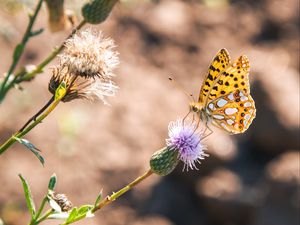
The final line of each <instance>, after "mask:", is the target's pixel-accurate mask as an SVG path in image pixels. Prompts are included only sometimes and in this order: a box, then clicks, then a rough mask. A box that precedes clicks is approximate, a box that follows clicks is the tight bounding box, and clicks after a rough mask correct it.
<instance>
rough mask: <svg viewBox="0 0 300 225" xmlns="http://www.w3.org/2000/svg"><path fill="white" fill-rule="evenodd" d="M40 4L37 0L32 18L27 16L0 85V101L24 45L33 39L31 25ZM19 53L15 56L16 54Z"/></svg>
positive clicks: (41, 1)
mask: <svg viewBox="0 0 300 225" xmlns="http://www.w3.org/2000/svg"><path fill="white" fill-rule="evenodd" d="M42 3H43V0H39V2H38V4H37V6H36V9H35V11H34V14H33V15H32V16H29V23H28V26H27V28H26V31H25V33H24V36H23V38H22V41H21V43H19V44H18V45H17V46H16V48H15V50H14V54H13V62H12V64H11V65H10V68H9V70H8V72H7V75H6V76H5V78H4V80H3V82H2V85H1V88H0V96H1V97H0V101H1V100H2V99H3V98H4V96H5V94H6V91H5V85H6V83H7V81H8V80H9V77H10V76H11V75H12V73H13V71H14V70H15V68H16V66H17V64H18V62H19V60H20V58H21V56H22V53H23V51H24V48H25V45H26V43H27V42H28V40H29V38H31V37H33V36H34V35H33V34H32V27H33V24H34V22H35V20H36V17H37V15H38V13H39V11H40V9H41V6H42ZM17 51H19V52H18V53H17V54H16V52H17Z"/></svg>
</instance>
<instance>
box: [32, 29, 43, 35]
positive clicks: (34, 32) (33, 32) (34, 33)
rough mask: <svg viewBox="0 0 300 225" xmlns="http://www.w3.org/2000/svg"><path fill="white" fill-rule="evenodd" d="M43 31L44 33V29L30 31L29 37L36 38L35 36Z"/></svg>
mask: <svg viewBox="0 0 300 225" xmlns="http://www.w3.org/2000/svg"><path fill="white" fill-rule="evenodd" d="M43 31H44V28H41V29H38V30H36V31H31V32H30V37H34V36H37V35H39V34H41V33H42V32H43Z"/></svg>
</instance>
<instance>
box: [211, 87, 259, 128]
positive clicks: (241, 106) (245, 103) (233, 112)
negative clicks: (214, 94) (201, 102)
mask: <svg viewBox="0 0 300 225" xmlns="http://www.w3.org/2000/svg"><path fill="white" fill-rule="evenodd" d="M206 113H207V115H208V116H209V118H211V119H212V122H213V124H215V125H217V126H218V127H220V128H222V129H224V130H225V131H227V132H229V133H232V134H238V133H243V132H245V131H246V130H247V129H248V127H249V126H250V124H251V123H252V120H253V119H254V118H255V115H256V109H255V103H254V100H253V99H252V97H251V95H250V94H248V93H246V92H244V91H243V90H236V91H234V92H231V93H229V94H226V95H224V96H221V97H219V98H217V99H214V100H213V101H211V102H210V103H209V104H208V107H207V108H206Z"/></svg>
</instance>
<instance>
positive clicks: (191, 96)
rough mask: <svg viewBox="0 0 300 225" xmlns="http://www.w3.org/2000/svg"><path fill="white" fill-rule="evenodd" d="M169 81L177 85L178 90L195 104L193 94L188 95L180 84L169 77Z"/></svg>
mask: <svg viewBox="0 0 300 225" xmlns="http://www.w3.org/2000/svg"><path fill="white" fill-rule="evenodd" d="M169 81H171V82H172V83H173V84H174V85H175V87H176V88H177V89H179V90H181V91H182V92H183V93H184V94H185V95H186V96H187V97H188V99H189V101H191V100H192V101H193V102H194V101H195V99H194V96H193V94H189V93H187V92H186V91H185V90H184V88H183V87H182V86H181V85H180V84H179V83H177V82H176V81H175V80H174V79H173V78H172V77H169Z"/></svg>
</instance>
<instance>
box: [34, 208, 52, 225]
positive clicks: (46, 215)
mask: <svg viewBox="0 0 300 225" xmlns="http://www.w3.org/2000/svg"><path fill="white" fill-rule="evenodd" d="M54 212H55V211H54V209H50V210H48V211H47V212H46V213H45V214H44V215H43V216H42V217H41V218H39V219H38V220H36V221H35V223H34V224H32V225H37V224H39V223H41V222H43V221H44V220H46V219H48V217H49V216H50V215H51V214H52V213H54ZM30 225H31V224H30Z"/></svg>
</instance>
